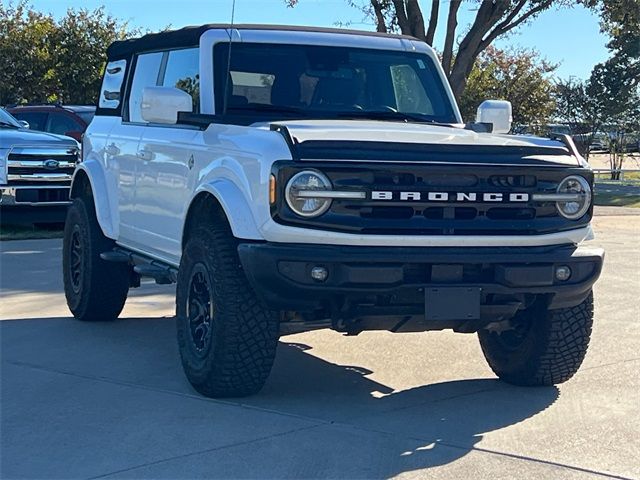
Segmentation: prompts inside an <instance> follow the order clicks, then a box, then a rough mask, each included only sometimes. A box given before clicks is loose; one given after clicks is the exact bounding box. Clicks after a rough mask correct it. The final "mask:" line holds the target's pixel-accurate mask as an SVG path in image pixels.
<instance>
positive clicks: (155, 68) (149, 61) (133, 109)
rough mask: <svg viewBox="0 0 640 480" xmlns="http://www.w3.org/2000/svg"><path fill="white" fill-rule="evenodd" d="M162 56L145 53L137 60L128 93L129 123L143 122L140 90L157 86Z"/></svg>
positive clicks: (158, 53) (160, 53) (155, 53)
mask: <svg viewBox="0 0 640 480" xmlns="http://www.w3.org/2000/svg"><path fill="white" fill-rule="evenodd" d="M162 55H163V53H162V52H154V53H145V54H143V55H139V56H138V58H137V61H136V66H135V73H134V74H133V81H132V83H131V92H130V93H129V121H131V122H144V120H143V119H142V114H141V111H140V107H141V105H142V89H143V88H144V87H155V86H156V85H158V74H159V73H160V64H161V63H162Z"/></svg>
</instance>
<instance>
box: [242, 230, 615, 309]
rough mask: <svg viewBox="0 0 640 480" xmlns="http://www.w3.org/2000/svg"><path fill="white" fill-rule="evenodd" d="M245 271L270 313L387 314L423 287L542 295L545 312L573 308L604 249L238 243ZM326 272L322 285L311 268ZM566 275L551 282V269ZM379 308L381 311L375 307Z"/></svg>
mask: <svg viewBox="0 0 640 480" xmlns="http://www.w3.org/2000/svg"><path fill="white" fill-rule="evenodd" d="M238 252H239V255H240V260H241V263H242V266H243V268H244V270H245V273H246V275H247V277H248V279H249V281H250V283H251V284H252V286H253V287H254V288H255V290H256V291H257V292H258V294H259V295H260V296H261V297H262V298H263V300H264V301H265V302H266V304H267V305H268V306H269V307H270V308H273V309H276V310H298V311H312V310H316V309H320V308H325V309H326V308H328V307H329V306H330V305H335V304H336V302H341V301H345V300H348V301H350V302H352V303H353V302H355V303H358V302H360V303H362V302H364V303H367V304H369V305H370V306H371V307H372V308H373V309H375V307H376V306H379V307H380V309H381V310H380V311H381V312H382V311H384V308H386V309H388V310H389V309H390V310H391V311H393V309H394V305H397V308H398V309H399V308H400V305H402V306H403V308H405V307H407V306H410V305H411V304H414V305H415V306H416V308H417V310H420V309H422V308H424V293H423V292H424V289H425V288H428V287H479V288H480V291H481V292H482V304H483V305H491V304H497V303H501V302H502V303H504V301H505V298H506V299H508V298H509V297H518V298H524V296H527V295H528V296H531V295H535V296H539V295H543V296H546V297H547V298H548V301H549V307H550V308H564V307H570V306H574V305H577V304H579V303H580V302H582V301H583V300H584V299H585V298H586V296H587V295H588V294H589V291H590V290H591V287H592V285H593V284H594V283H595V281H596V280H597V279H598V277H599V276H600V272H601V270H602V263H603V259H604V251H603V250H602V249H600V248H593V247H575V246H560V247H559V246H553V247H526V248H525V247H504V248H489V247H456V248H441V247H438V248H431V247H419V248H416V247H410V248H406V247H359V246H334V245H306V244H276V243H241V244H240V245H239V246H238ZM316 266H321V267H325V268H326V269H327V271H328V276H327V278H326V280H325V281H323V282H320V281H317V280H313V279H312V278H311V269H312V268H314V267H316ZM558 266H568V267H569V268H570V269H571V276H570V278H569V279H568V280H564V281H561V280H558V279H556V277H555V269H556V268H557V267H558ZM383 307H384V308H383Z"/></svg>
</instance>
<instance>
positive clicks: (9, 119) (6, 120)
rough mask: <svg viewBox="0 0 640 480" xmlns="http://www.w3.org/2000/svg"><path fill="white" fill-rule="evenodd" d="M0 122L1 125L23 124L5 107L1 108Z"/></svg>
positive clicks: (13, 125) (18, 125)
mask: <svg viewBox="0 0 640 480" xmlns="http://www.w3.org/2000/svg"><path fill="white" fill-rule="evenodd" d="M0 124H1V125H5V126H7V125H10V126H12V127H18V128H21V127H22V125H20V123H19V122H18V121H17V120H16V119H15V118H14V117H13V116H12V115H11V114H10V113H9V112H7V111H6V110H5V109H4V108H0Z"/></svg>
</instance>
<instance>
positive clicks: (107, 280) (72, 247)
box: [62, 198, 131, 321]
mask: <svg viewBox="0 0 640 480" xmlns="http://www.w3.org/2000/svg"><path fill="white" fill-rule="evenodd" d="M113 247H115V242H114V241H113V240H111V239H109V238H107V237H105V236H104V235H103V233H102V230H101V229H100V225H98V221H97V220H96V215H95V210H94V207H93V202H92V201H91V199H90V198H76V199H75V200H74V201H73V204H71V206H69V210H68V211H67V221H66V222H65V226H64V240H63V243H62V272H63V280H64V293H65V296H66V298H67V305H68V306H69V310H71V313H73V316H74V317H76V318H77V319H78V320H85V321H109V320H115V319H116V318H118V315H120V312H121V311H122V308H123V307H124V303H125V301H126V300H127V294H128V292H129V277H130V275H131V272H130V270H129V267H128V265H126V264H122V263H109V262H105V261H104V260H102V259H101V258H100V254H101V253H102V252H106V251H109V250H112V249H113Z"/></svg>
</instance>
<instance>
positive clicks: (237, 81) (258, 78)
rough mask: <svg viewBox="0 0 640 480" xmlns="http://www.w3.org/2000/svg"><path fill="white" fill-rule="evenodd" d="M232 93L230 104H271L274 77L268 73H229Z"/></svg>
mask: <svg viewBox="0 0 640 480" xmlns="http://www.w3.org/2000/svg"><path fill="white" fill-rule="evenodd" d="M230 73H231V81H232V83H233V92H232V97H231V103H230V104H232V105H233V104H236V103H238V102H240V103H245V101H246V103H263V104H270V103H271V89H272V88H273V81H274V80H275V78H276V77H275V76H274V75H269V74H268V73H253V72H230Z"/></svg>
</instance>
